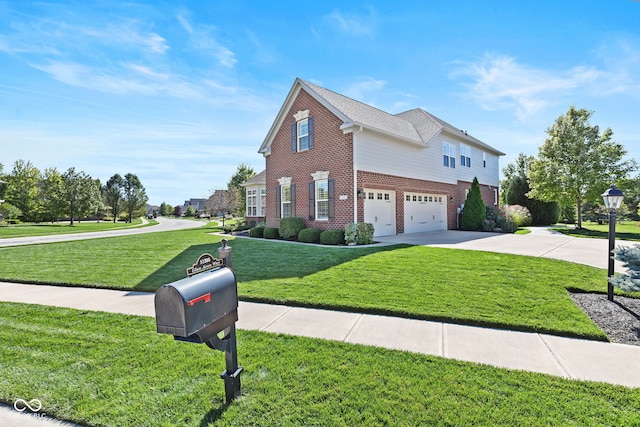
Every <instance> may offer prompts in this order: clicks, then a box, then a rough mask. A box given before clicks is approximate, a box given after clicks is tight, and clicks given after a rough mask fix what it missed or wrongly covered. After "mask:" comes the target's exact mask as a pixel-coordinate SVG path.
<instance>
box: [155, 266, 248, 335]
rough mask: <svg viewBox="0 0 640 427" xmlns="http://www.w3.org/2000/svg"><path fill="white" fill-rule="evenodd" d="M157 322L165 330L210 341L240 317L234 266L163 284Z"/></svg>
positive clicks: (157, 309) (157, 300) (161, 329)
mask: <svg viewBox="0 0 640 427" xmlns="http://www.w3.org/2000/svg"><path fill="white" fill-rule="evenodd" d="M155 308H156V326H157V331H158V332H159V333H162V334H169V335H173V336H174V338H175V339H177V340H182V341H191V342H197V343H203V342H207V341H209V340H210V339H212V338H213V337H215V336H216V334H218V333H219V332H221V331H223V330H224V329H226V328H229V327H231V326H233V325H235V322H237V321H238V285H237V281H236V276H235V274H234V272H233V270H231V269H229V268H227V267H220V268H217V269H215V270H209V271H205V272H202V273H199V274H196V275H194V276H192V277H187V278H185V279H181V280H178V281H176V282H173V283H169V284H166V285H163V286H161V287H160V288H159V289H158V290H157V291H156V296H155Z"/></svg>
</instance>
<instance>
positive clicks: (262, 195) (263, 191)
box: [259, 188, 267, 216]
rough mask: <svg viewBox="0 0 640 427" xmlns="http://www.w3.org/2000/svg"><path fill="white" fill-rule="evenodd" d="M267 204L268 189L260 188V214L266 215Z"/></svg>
mask: <svg viewBox="0 0 640 427" xmlns="http://www.w3.org/2000/svg"><path fill="white" fill-rule="evenodd" d="M265 206H267V189H266V188H261V189H260V213H259V216H264V208H265Z"/></svg>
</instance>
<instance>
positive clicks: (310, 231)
mask: <svg viewBox="0 0 640 427" xmlns="http://www.w3.org/2000/svg"><path fill="white" fill-rule="evenodd" d="M298 242H303V243H319V242H320V229H318V228H305V229H303V230H300V233H298Z"/></svg>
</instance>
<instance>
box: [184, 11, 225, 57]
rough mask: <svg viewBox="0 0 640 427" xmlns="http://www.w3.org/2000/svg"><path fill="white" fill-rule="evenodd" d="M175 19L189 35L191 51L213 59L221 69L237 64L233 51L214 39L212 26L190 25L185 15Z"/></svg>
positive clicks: (214, 29)
mask: <svg viewBox="0 0 640 427" xmlns="http://www.w3.org/2000/svg"><path fill="white" fill-rule="evenodd" d="M176 19H177V20H178V22H179V23H180V25H181V26H182V28H183V29H184V30H185V31H186V32H187V34H188V35H189V40H190V44H191V46H192V47H193V49H195V50H197V51H199V52H203V53H205V54H207V55H209V56H211V57H213V58H215V59H216V60H217V61H218V63H219V64H220V65H222V66H223V67H227V68H233V66H234V65H235V64H236V62H238V60H237V59H236V57H235V54H234V53H233V51H232V50H231V49H229V48H227V47H226V46H223V45H222V44H221V43H219V42H218V40H217V39H216V37H214V33H215V31H216V28H215V27H214V26H211V25H198V24H192V23H191V22H190V21H189V19H188V17H187V16H185V13H181V14H178V15H177V16H176Z"/></svg>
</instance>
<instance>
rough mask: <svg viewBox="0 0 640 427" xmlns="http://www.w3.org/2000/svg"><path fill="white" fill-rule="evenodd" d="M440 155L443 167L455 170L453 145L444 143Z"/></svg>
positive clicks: (454, 149) (454, 148)
mask: <svg viewBox="0 0 640 427" xmlns="http://www.w3.org/2000/svg"><path fill="white" fill-rule="evenodd" d="M442 154H443V156H442V157H443V159H444V167H446V168H455V167H456V147H455V145H453V144H449V143H448V142H444V143H443V144H442Z"/></svg>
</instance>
